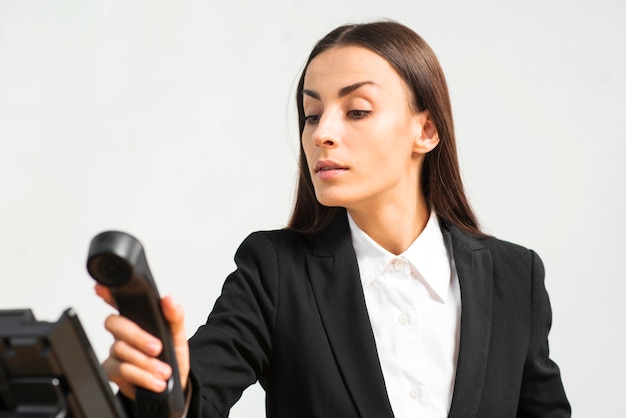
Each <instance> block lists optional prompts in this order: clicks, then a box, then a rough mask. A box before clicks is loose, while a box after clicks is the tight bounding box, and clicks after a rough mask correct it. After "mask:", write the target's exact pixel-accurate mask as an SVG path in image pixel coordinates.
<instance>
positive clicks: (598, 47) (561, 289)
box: [0, 0, 626, 418]
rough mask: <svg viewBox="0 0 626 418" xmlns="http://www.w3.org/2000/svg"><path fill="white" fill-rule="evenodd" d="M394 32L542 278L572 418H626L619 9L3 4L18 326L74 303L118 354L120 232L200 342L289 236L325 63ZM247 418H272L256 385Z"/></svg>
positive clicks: (450, 2) (4, 141) (0, 120)
mask: <svg viewBox="0 0 626 418" xmlns="http://www.w3.org/2000/svg"><path fill="white" fill-rule="evenodd" d="M378 18H393V19H397V20H399V21H401V22H403V23H405V24H407V25H408V26H410V27H412V28H413V29H414V30H416V31H417V32H418V33H420V34H421V35H422V36H423V37H424V38H425V39H426V40H427V42H429V43H430V45H431V46H432V47H433V49H434V50H435V51H436V53H437V54H438V57H439V59H440V61H441V63H442V66H443V68H444V71H445V72H446V74H447V78H448V82H449V87H450V90H451V95H452V102H453V108H454V113H455V118H456V119H455V120H456V126H457V137H458V142H459V152H460V158H461V164H462V168H463V175H464V180H465V183H466V187H467V190H468V193H469V196H470V199H471V201H472V203H473V205H474V207H475V209H476V211H477V213H478V215H479V218H480V220H481V221H482V224H483V226H484V227H485V229H486V231H487V232H489V233H491V234H494V235H496V236H498V237H501V238H504V239H507V240H510V241H514V242H517V243H520V244H522V245H525V246H528V247H530V248H533V249H535V250H536V251H538V252H539V254H540V255H541V256H542V258H543V260H544V263H545V265H546V269H547V277H546V284H547V287H548V290H549V292H550V295H551V300H552V303H553V308H554V325H553V331H552V334H551V349H552V355H553V357H554V359H555V360H556V361H557V362H558V363H559V365H560V366H561V368H562V373H563V379H564V383H565V386H566V390H567V393H568V395H569V398H570V400H571V403H572V405H573V408H574V413H575V416H577V417H617V416H621V417H623V416H626V415H624V412H623V410H624V409H623V396H624V390H625V389H626V387H625V385H624V383H623V382H624V381H623V376H624V375H625V374H626V361H625V359H624V351H625V347H624V346H625V341H626V338H625V336H624V333H625V327H624V320H625V319H626V308H625V306H626V302H625V301H624V294H625V293H626V280H625V279H626V277H625V274H624V270H623V268H622V260H623V258H624V254H625V253H626V245H625V244H624V240H623V237H624V236H625V235H626V222H625V221H624V218H623V216H624V214H625V213H626V203H625V198H624V192H625V179H626V173H625V170H624V168H623V166H622V165H621V164H622V160H624V158H625V157H626V134H625V133H624V123H625V122H626V77H625V74H626V45H625V43H626V25H624V21H626V3H624V2H621V1H618V0H596V1H593V2H589V1H584V2H583V1H578V0H576V1H565V0H562V1H556V0H548V1H527V2H512V1H495V0H493V1H485V0H483V1H476V2H465V1H461V0H458V1H454V0H444V1H428V2H426V1H414V0H413V1H395V2H394V1H384V2H381V1H373V0H360V1H343V2H339V1H336V0H333V1H328V0H319V1H315V2H303V1H287V0H283V1H264V2H257V1H253V0H240V1H231V2H213V1H209V0H204V1H171V2H163V1H95V0H94V1H87V2H85V1H79V0H58V1H32V0H13V1H10V0H0V280H1V283H2V286H1V287H0V309H8V308H24V307H30V308H32V309H33V310H34V312H35V314H36V315H37V316H38V318H39V319H45V320H56V319H57V318H58V317H59V315H60V314H61V312H62V311H63V310H64V309H65V308H67V307H70V306H71V307H73V308H74V309H75V310H76V311H77V312H78V314H79V317H80V319H81V321H82V323H83V326H84V327H85V329H86V330H87V333H88V334H89V336H90V338H91V341H92V344H93V346H94V349H95V351H96V353H97V354H98V357H99V358H101V359H102V358H104V356H105V355H106V353H107V350H108V346H109V344H110V342H111V338H110V337H109V335H108V334H107V333H106V332H105V331H104V329H103V325H102V323H103V321H104V318H105V317H106V315H107V314H108V313H109V312H111V310H110V309H109V308H108V307H107V306H105V305H104V303H102V302H101V301H100V300H99V299H98V298H97V297H96V296H95V294H94V293H93V290H92V287H93V280H92V279H91V278H90V277H89V276H88V275H87V273H86V270H85V267H84V264H85V259H86V254H87V249H88V245H89V242H90V240H91V238H92V236H93V235H95V234H96V233H98V232H100V231H102V230H105V229H121V230H125V231H127V232H130V233H133V234H135V235H136V236H138V237H139V238H140V240H141V241H142V242H143V244H144V246H145V248H146V251H147V254H148V258H149V261H150V264H151V267H152V271H153V273H154V275H155V278H156V279H157V282H158V284H159V286H160V288H161V291H162V293H164V294H172V295H174V296H175V298H176V299H177V300H178V301H179V302H181V303H182V304H184V305H185V307H186V310H187V317H188V323H187V328H188V331H189V333H190V334H191V333H192V332H193V331H195V329H196V327H197V326H198V325H199V324H201V323H202V322H203V321H204V320H205V318H206V315H207V314H208V313H209V311H210V309H211V307H212V306H213V302H214V300H215V298H216V297H217V296H218V294H219V291H220V288H221V284H222V281H223V279H224V277H225V276H226V274H227V273H228V272H230V271H231V269H232V268H233V262H232V256H233V254H234V251H235V249H236V247H237V246H238V244H239V243H240V242H241V240H242V239H243V238H244V237H245V236H246V235H247V234H248V233H250V232H252V231H254V230H258V229H273V228H279V227H282V226H284V225H285V223H286V221H287V218H288V215H289V213H290V207H291V203H292V196H293V192H294V184H295V172H296V163H295V162H296V155H297V149H298V148H297V147H298V145H297V143H298V139H297V134H296V119H295V111H294V101H293V97H292V96H293V94H294V90H295V82H296V80H297V77H298V75H299V71H300V69H301V67H302V65H303V63H304V60H305V58H306V56H307V54H308V52H309V50H310V48H311V47H312V46H313V44H314V43H315V41H316V40H317V39H319V38H320V37H321V36H323V35H324V34H325V33H327V32H328V31H329V30H330V29H332V28H334V27H335V26H337V25H339V24H343V23H348V22H362V21H366V20H372V19H378ZM231 416H232V417H246V418H250V417H253V418H254V417H263V416H264V410H263V394H262V391H261V390H260V389H259V388H258V386H255V387H253V388H252V389H250V390H249V391H247V392H246V393H245V394H244V398H243V400H242V401H241V402H240V403H239V404H238V405H237V406H236V407H235V409H234V410H233V412H232V414H231Z"/></svg>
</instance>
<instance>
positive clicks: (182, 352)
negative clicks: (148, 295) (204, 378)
mask: <svg viewBox="0 0 626 418" xmlns="http://www.w3.org/2000/svg"><path fill="white" fill-rule="evenodd" d="M161 309H163V315H164V316H165V319H166V320H167V321H168V322H169V324H170V332H171V333H172V340H173V342H174V350H175V351H176V361H177V362H178V370H179V372H180V382H181V384H182V386H183V389H185V388H186V387H187V380H188V378H189V344H188V342H187V334H186V332H185V310H184V309H183V307H182V306H181V305H180V304H178V303H176V302H175V301H174V299H173V298H172V297H171V296H166V297H164V298H163V299H161Z"/></svg>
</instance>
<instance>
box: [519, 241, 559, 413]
mask: <svg viewBox="0 0 626 418" xmlns="http://www.w3.org/2000/svg"><path fill="white" fill-rule="evenodd" d="M531 253H532V294H531V335H530V341H529V346H528V353H527V357H526V363H525V365H524V374H523V378H522V386H521V392H520V401H519V406H518V411H517V417H518V418H539V417H541V418H567V417H571V408H570V404H569V402H568V401H567V397H566V395H565V390H564V388H563V384H562V381H561V374H560V371H559V368H558V366H557V365H556V364H555V363H554V362H553V361H552V360H550V357H549V355H550V353H549V351H550V350H549V347H548V333H549V332H550V327H551V325H552V311H551V308H550V300H549V299H548V293H547V291H546V288H545V284H544V267H543V263H542V262H541V259H540V258H539V256H538V255H537V254H536V253H535V252H532V251H531Z"/></svg>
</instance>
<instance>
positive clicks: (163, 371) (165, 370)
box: [157, 363, 171, 379]
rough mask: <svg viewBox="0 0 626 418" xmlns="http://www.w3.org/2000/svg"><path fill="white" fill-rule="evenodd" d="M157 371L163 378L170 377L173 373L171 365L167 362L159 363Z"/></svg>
mask: <svg viewBox="0 0 626 418" xmlns="http://www.w3.org/2000/svg"><path fill="white" fill-rule="evenodd" d="M157 373H158V374H159V376H161V377H162V378H164V379H167V378H168V377H170V374H171V371H170V366H168V365H167V364H163V363H159V364H158V365H157Z"/></svg>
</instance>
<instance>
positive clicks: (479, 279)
mask: <svg viewBox="0 0 626 418" xmlns="http://www.w3.org/2000/svg"><path fill="white" fill-rule="evenodd" d="M450 229H451V232H449V234H451V237H452V248H453V254H454V261H455V264H456V269H457V273H458V276H459V284H460V288H461V306H462V308H461V336H460V343H459V357H458V360H457V369H456V381H455V385H454V394H453V396H452V405H451V407H450V414H449V418H472V417H475V416H476V413H477V411H478V407H479V403H480V398H481V395H482V390H483V385H484V381H485V372H486V368H487V357H488V354H489V338H490V335H491V315H492V302H493V266H492V260H491V252H490V251H489V250H487V249H485V248H483V246H482V245H481V244H480V242H479V241H478V240H476V239H474V238H471V237H469V236H468V235H466V234H463V233H461V232H460V231H458V230H456V229H455V228H450Z"/></svg>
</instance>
